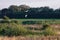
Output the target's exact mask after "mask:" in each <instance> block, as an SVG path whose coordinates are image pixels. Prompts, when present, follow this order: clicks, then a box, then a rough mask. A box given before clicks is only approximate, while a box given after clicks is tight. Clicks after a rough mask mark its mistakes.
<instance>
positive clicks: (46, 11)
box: [0, 5, 60, 19]
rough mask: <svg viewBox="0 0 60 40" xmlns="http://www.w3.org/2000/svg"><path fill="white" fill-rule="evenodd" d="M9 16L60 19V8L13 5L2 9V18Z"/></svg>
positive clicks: (0, 16) (0, 14)
mask: <svg viewBox="0 0 60 40" xmlns="http://www.w3.org/2000/svg"><path fill="white" fill-rule="evenodd" d="M4 16H7V17H9V18H16V19H19V18H41V19H60V8H58V9H55V10H54V9H53V8H50V7H48V6H45V7H36V8H33V7H30V6H28V5H20V6H17V5H11V6H9V7H8V8H4V9H2V10H0V18H3V17H4Z"/></svg>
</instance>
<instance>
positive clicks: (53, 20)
mask: <svg viewBox="0 0 60 40" xmlns="http://www.w3.org/2000/svg"><path fill="white" fill-rule="evenodd" d="M13 20H18V21H20V24H22V22H23V21H38V22H40V23H41V24H42V23H49V24H60V19H13Z"/></svg>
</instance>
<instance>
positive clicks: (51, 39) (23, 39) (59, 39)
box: [0, 36, 60, 40]
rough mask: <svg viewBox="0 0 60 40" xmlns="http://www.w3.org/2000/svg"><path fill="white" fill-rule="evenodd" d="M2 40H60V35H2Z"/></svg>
mask: <svg viewBox="0 0 60 40" xmlns="http://www.w3.org/2000/svg"><path fill="white" fill-rule="evenodd" d="M0 40H60V36H46V37H44V36H42V37H40V36H33V37H28V36H17V37H15V36H14V37H6V36H5V37H0Z"/></svg>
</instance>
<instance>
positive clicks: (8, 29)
mask: <svg viewBox="0 0 60 40" xmlns="http://www.w3.org/2000/svg"><path fill="white" fill-rule="evenodd" d="M26 33H27V30H26V29H25V28H24V27H22V26H21V25H18V24H15V23H9V24H1V25H0V35H7V36H13V35H15V36H17V35H25V34H26Z"/></svg>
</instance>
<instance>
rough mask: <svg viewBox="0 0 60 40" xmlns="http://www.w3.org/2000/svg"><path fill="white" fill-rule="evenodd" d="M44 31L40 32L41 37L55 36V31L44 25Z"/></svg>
mask: <svg viewBox="0 0 60 40" xmlns="http://www.w3.org/2000/svg"><path fill="white" fill-rule="evenodd" d="M44 28H45V29H44V31H43V32H42V33H43V35H45V36H47V35H56V30H55V29H54V28H53V27H50V26H49V25H47V24H46V25H45V27H44Z"/></svg>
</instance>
